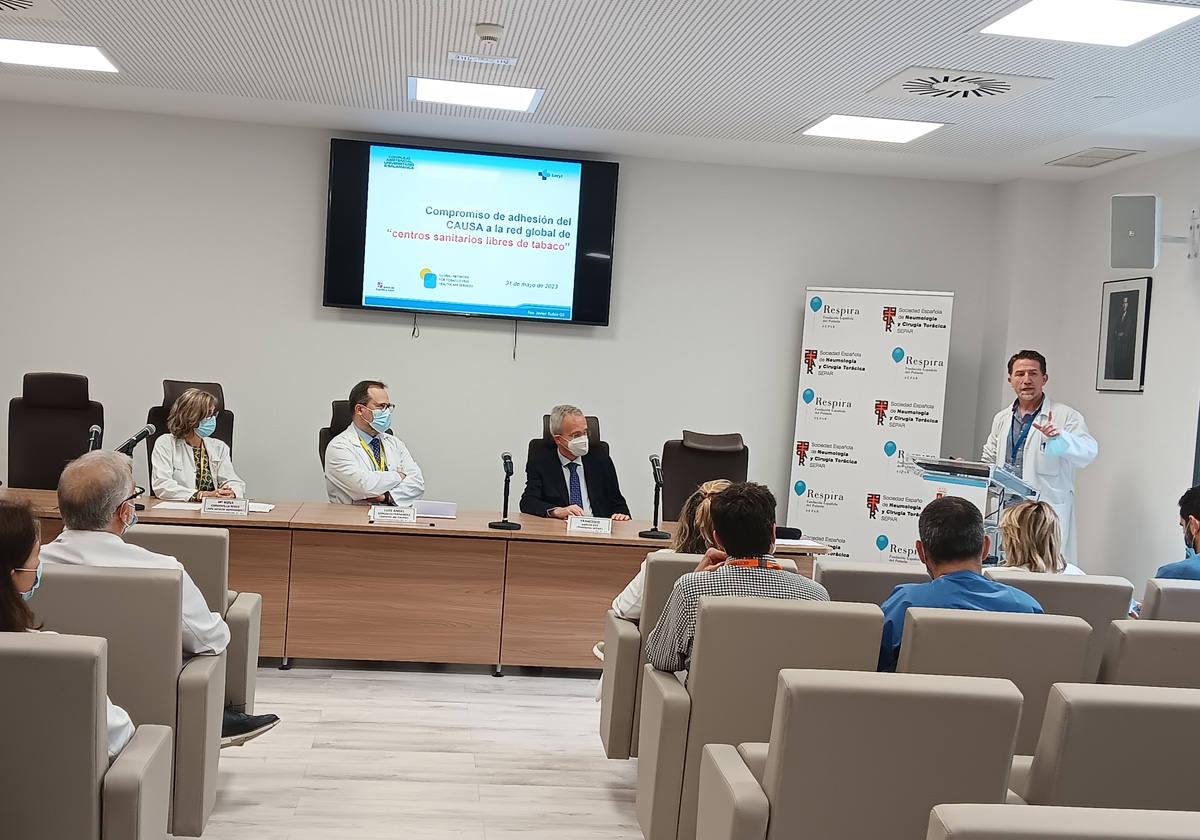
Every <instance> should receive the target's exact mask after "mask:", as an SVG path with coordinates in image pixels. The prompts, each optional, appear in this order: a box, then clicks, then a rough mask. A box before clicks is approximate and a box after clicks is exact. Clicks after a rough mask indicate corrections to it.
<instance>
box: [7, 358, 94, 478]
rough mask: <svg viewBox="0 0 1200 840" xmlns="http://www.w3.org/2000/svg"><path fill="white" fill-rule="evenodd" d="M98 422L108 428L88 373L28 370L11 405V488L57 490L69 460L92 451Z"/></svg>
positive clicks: (9, 446) (9, 439) (9, 412)
mask: <svg viewBox="0 0 1200 840" xmlns="http://www.w3.org/2000/svg"><path fill="white" fill-rule="evenodd" d="M93 425H95V426H100V427H101V428H103V427H104V406H102V405H101V404H100V403H98V402H95V401H93V400H90V399H88V380H87V377H86V376H80V375H78V374H74V373H27V374H25V378H24V380H23V381H22V383H21V396H19V397H13V399H12V400H10V401H9V403H8V484H9V486H10V487H26V488H31V489H37V490H55V489H57V488H58V477H59V476H60V475H62V471H63V467H65V466H66V465H67V462H68V461H71V460H73V459H75V458H78V457H79V456H80V455H82V454H84V453H85V452H87V448H88V429H90V428H91V427H92V426H93ZM101 434H102V435H103V433H101ZM101 440H102V441H103V437H101Z"/></svg>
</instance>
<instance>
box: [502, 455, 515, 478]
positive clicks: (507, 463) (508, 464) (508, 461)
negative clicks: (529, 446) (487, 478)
mask: <svg viewBox="0 0 1200 840" xmlns="http://www.w3.org/2000/svg"><path fill="white" fill-rule="evenodd" d="M500 460H501V462H503V464H504V475H505V476H506V477H507V478H512V474H513V462H512V453H511V452H501V453H500Z"/></svg>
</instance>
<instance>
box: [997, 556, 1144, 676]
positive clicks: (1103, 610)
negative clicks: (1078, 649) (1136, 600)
mask: <svg viewBox="0 0 1200 840" xmlns="http://www.w3.org/2000/svg"><path fill="white" fill-rule="evenodd" d="M984 574H986V575H987V576H988V577H990V578H991V579H992V580H994V581H997V582H999V583H1003V584H1007V585H1008V586H1014V587H1016V588H1017V589H1020V590H1022V591H1023V592H1027V593H1028V594H1029V595H1031V596H1033V598H1034V600H1036V601H1037V602H1038V603H1039V604H1041V605H1042V609H1043V610H1045V611H1046V612H1048V613H1050V614H1051V615H1077V616H1079V617H1080V618H1082V619H1083V620H1084V621H1086V622H1087V623H1088V624H1090V625H1091V626H1092V630H1093V633H1092V640H1091V642H1090V643H1089V645H1088V657H1087V671H1086V672H1085V674H1084V679H1085V681H1087V682H1092V681H1094V680H1095V679H1096V674H1097V673H1098V672H1099V671H1100V659H1101V658H1102V657H1103V656H1104V650H1105V648H1106V647H1107V646H1108V641H1109V633H1110V632H1111V628H1110V626H1109V625H1110V624H1112V622H1114V621H1117V620H1120V619H1123V618H1127V617H1128V616H1129V606H1130V603H1131V601H1132V599H1133V584H1132V583H1130V582H1129V581H1127V580H1126V579H1125V578H1123V577H1108V576H1104V575H1051V574H1036V573H1033V572H1026V571H1023V570H1020V569H1004V568H993V569H988V570H986V571H985V572H984Z"/></svg>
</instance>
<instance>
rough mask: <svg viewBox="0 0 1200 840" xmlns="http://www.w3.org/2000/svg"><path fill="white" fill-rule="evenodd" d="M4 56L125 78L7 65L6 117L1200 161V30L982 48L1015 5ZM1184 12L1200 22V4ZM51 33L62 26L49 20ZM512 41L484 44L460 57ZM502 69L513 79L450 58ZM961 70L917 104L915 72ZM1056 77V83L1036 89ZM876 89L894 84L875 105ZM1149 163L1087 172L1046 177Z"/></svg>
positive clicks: (673, 154)
mask: <svg viewBox="0 0 1200 840" xmlns="http://www.w3.org/2000/svg"><path fill="white" fill-rule="evenodd" d="M30 2H32V8H31V9H28V10H27V11H20V10H18V11H12V10H0V38H14V39H28V40H40V41H58V42H68V43H78V44H89V45H96V46H99V47H101V48H102V49H103V51H104V52H105V54H106V55H107V56H108V58H109V59H110V60H111V61H112V62H113V63H114V64H116V66H117V67H118V68H119V69H120V72H119V73H87V72H80V71H65V70H48V69H38V68H28V67H20V66H15V65H8V64H0V99H8V100H24V101H34V102H49V103H58V104H70V105H82V106H90V107H101V108H114V109H122V110H130V111H149V112H158V113H174V114H187V115H196V116H207V117H218V118H228V119H235V120H249V121H254V122H264V123H277V124H285V125H307V126H320V127H324V128H330V129H334V130H340V131H364V132H380V133H389V134H399V135H408V136H424V137H442V138H451V139H459V140H472V141H484V142H493V143H516V144H525V145H533V146H538V147H542V148H563V149H577V150H583V151H593V152H598V153H605V154H627V155H649V156H653V157H665V158H675V159H686V160H701V161H709V162H719V163H735V164H751V165H762V166H781V167H796V168H807V169H817V170H833V171H842V172H862V173H870V174H896V175H911V176H919V177H942V178H948V179H956V180H978V181H1002V180H1006V179H1009V178H1014V177H1034V178H1056V179H1080V178H1085V177H1090V176H1092V175H1095V174H1097V173H1105V172H1110V171H1113V170H1115V169H1117V168H1120V167H1124V166H1128V165H1131V164H1135V163H1139V162H1142V161H1145V160H1149V159H1151V158H1153V157H1161V156H1164V155H1168V154H1175V153H1178V152H1181V151H1185V150H1189V149H1193V148H1196V147H1200V62H1198V61H1196V56H1197V55H1198V54H1200V18H1197V19H1195V20H1193V21H1191V22H1189V23H1185V24H1183V25H1182V26H1179V27H1177V28H1175V29H1173V30H1170V31H1168V32H1166V33H1164V34H1162V35H1159V36H1157V37H1154V38H1150V39H1149V40H1147V41H1144V42H1142V43H1141V44H1138V45H1135V46H1132V47H1128V48H1113V47H1099V46H1087V45H1081V44H1071V43H1059V42H1050V41H1035V40H1026V39H1018V38H1009V37H1003V36H989V35H982V34H979V29H980V28H981V27H982V26H983V25H985V24H987V23H988V22H990V21H991V20H993V19H995V18H996V17H997V16H998V15H999V14H1001V13H1003V12H1004V11H1005V10H1007V9H1008V8H1010V7H1012V6H1014V5H1017V4H1015V3H1013V2H1011V0H944V1H943V2H933V0H886V1H885V0H809V1H808V2H802V0H791V1H790V2H777V1H776V0H657V2H656V0H507V2H498V1H497V0H444V1H439V0H228V2H222V3H204V2H196V0H187V2H180V1H179V0H123V2H111V0H24V2H14V3H0V7H4V6H17V7H22V6H28V5H29V4H30ZM1181 5H1193V6H1200V0H1184V2H1182V3H1181ZM55 15H56V16H57V19H54V16H55ZM481 21H490V22H497V23H500V24H503V26H504V27H505V29H504V36H503V38H502V41H501V43H500V44H499V46H498V47H485V46H483V45H482V44H480V43H479V42H478V41H477V40H476V39H475V37H474V34H473V25H474V24H475V23H477V22H481ZM451 51H462V52H467V53H475V54H491V55H502V56H515V57H516V58H517V59H518V61H517V63H516V65H515V66H511V67H502V66H488V65H480V64H468V63H461V62H451V61H449V60H448V53H449V52H451ZM912 67H920V68H934V69H946V70H955V71H970V72H971V73H973V74H980V75H982V76H986V77H987V78H989V79H995V77H996V74H1000V75H1001V76H1015V77H1023V78H1018V79H1015V80H1007V81H1005V80H1004V79H1000V80H998V81H997V82H995V83H989V84H987V85H985V88H986V89H985V90H984V91H983V94H982V95H978V96H976V95H970V96H965V97H961V96H956V97H948V96H931V95H929V91H928V89H927V88H928V85H927V84H925V83H923V82H922V81H921V79H927V78H928V74H924V75H922V74H920V73H918V74H916V75H914V76H913V78H912V79H907V81H909V82H911V84H909V85H908V86H905V85H904V84H903V83H904V82H905V81H906V79H905V78H896V77H898V75H899V74H901V73H902V71H905V70H906V69H908V68H912ZM410 75H411V76H425V77H431V78H439V79H453V80H461V81H472V82H485V83H502V84H512V85H523V86H529V87H538V88H544V89H545V95H544V97H543V98H542V100H541V103H540V105H539V106H538V108H537V110H536V112H535V113H533V114H527V113H523V112H522V113H519V112H506V111H492V110H484V109H477V108H464V107H454V106H445V105H431V104H424V103H418V102H410V101H409V100H408V98H407V78H408V77H409V76H410ZM1045 80H1049V81H1045ZM889 82H891V84H888V83H889ZM831 113H848V114H854V115H861V116H877V117H892V118H904V119H915V120H928V121H936V122H944V123H948V125H946V127H944V128H942V129H940V130H938V131H935V132H933V133H932V134H929V135H927V136H925V137H922V138H919V139H917V140H915V141H913V142H911V143H909V144H907V145H891V144H879V143H871V142H862V141H843V140H831V139H823V138H816V137H807V136H803V135H801V134H800V133H799V132H800V131H802V130H803V129H804V128H806V127H807V126H809V125H811V124H812V123H814V122H815V121H817V120H819V119H821V118H823V117H825V116H827V115H829V114H831ZM1093 146H1100V147H1114V148H1121V149H1137V150H1144V151H1145V152H1146V153H1145V154H1142V155H1134V156H1132V157H1130V158H1126V159H1125V160H1122V161H1119V162H1116V163H1112V164H1107V165H1104V166H1101V167H1099V168H1097V169H1094V170H1087V169H1083V170H1081V169H1066V168H1050V167H1047V166H1045V164H1046V163H1047V162H1048V161H1051V160H1055V159H1057V158H1062V157H1064V156H1066V155H1070V154H1072V153H1074V152H1078V151H1080V150H1082V149H1085V148H1089V147H1093Z"/></svg>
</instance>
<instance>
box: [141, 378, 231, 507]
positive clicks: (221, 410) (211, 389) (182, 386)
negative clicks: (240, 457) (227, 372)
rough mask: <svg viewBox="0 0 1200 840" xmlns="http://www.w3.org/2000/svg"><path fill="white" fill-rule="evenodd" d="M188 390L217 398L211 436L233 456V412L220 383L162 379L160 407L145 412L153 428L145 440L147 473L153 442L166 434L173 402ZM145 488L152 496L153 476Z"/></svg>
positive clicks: (147, 420)
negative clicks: (226, 405) (226, 447)
mask: <svg viewBox="0 0 1200 840" xmlns="http://www.w3.org/2000/svg"><path fill="white" fill-rule="evenodd" d="M189 388H198V389H199V390H201V391H207V392H208V393H210V394H212V395H213V396H214V397H216V398H217V429H216V431H215V432H213V434H212V436H213V437H215V438H216V439H217V440H219V441H222V442H224V443H225V445H226V446H228V447H229V453H230V455H232V454H233V412H232V411H230V410H229V409H227V408H226V407H225V389H224V388H222V387H221V383H220V382H188V381H187V380H184V379H164V380H163V400H162V405H156V406H152V407H151V408H150V410H149V411H147V412H146V422H147V423H150V424H151V425H153V426H154V434H152V435H150V437H148V438H146V469H147V470H148V471H151V472H152V470H151V469H150V456H151V455H152V454H153V452H154V444H155V442H156V441H157V440H158V439H159V438H160V437H162V436H163V435H165V434H167V418H168V417H170V416H171V408H172V406H174V405H175V401H176V400H177V399H179V398H180V397H181V396H182V395H183V392H184V391H186V390H187V389H189ZM146 486H147V487H149V488H151V490H150V495H151V496H153V495H154V490H153V487H154V478H153V476H151V478H150V481H149V482H148V483H147V484H146Z"/></svg>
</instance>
